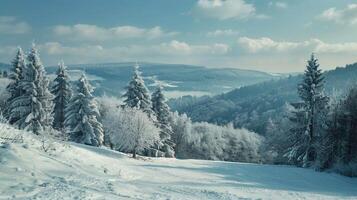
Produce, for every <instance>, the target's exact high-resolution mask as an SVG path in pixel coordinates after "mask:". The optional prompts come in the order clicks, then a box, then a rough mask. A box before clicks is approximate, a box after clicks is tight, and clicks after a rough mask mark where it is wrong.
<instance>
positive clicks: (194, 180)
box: [0, 139, 357, 200]
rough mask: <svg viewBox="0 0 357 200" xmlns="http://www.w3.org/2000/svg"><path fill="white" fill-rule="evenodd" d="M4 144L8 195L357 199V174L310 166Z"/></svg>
mask: <svg viewBox="0 0 357 200" xmlns="http://www.w3.org/2000/svg"><path fill="white" fill-rule="evenodd" d="M27 143H29V144H28V145H23V144H11V145H10V147H6V148H4V147H0V158H1V159H0V199H39V200H41V199H51V200H56V199H61V200H64V199H140V200H156V199H158V200H176V199H179V200H181V199H182V200H186V199H187V200H191V199H207V200H216V199H217V200H220V199H221V200H250V199H255V200H258V199H357V179H356V178H348V177H343V176H340V175H337V174H328V173H319V172H315V171H313V170H310V169H301V168H295V167H289V166H272V165H258V164H245V163H232V162H220V161H203V160H177V159H168V158H143V159H140V160H135V159H132V158H129V157H128V156H127V155H125V154H122V153H119V152H115V151H112V150H108V149H105V148H95V147H90V146H85V145H80V144H73V143H69V145H68V144H61V143H56V144H55V148H56V150H54V151H51V152H47V153H45V152H43V151H42V150H41V149H40V148H39V147H40V144H39V141H36V139H31V140H27Z"/></svg>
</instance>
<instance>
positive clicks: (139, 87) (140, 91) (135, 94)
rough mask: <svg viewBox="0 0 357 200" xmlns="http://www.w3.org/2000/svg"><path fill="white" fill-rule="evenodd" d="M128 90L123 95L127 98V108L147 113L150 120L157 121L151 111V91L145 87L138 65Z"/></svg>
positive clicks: (135, 67)
mask: <svg viewBox="0 0 357 200" xmlns="http://www.w3.org/2000/svg"><path fill="white" fill-rule="evenodd" d="M126 88H127V91H126V93H125V94H124V95H123V97H124V98H125V100H124V103H125V106H128V107H131V108H136V109H140V110H142V111H143V112H145V113H147V114H148V116H149V117H150V118H152V119H153V120H155V116H154V112H153V111H152V109H151V99H150V94H149V90H148V89H147V87H146V86H145V83H144V80H143V78H142V77H141V72H140V71H139V65H138V64H136V65H135V66H134V74H133V77H132V79H131V81H130V82H129V85H128V86H127V87H126Z"/></svg>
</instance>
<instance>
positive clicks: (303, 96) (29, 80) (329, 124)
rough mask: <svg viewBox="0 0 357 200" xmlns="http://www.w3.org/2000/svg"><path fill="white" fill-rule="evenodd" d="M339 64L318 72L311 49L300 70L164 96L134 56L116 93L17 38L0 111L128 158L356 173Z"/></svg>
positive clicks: (350, 107)
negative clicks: (210, 92)
mask: <svg viewBox="0 0 357 200" xmlns="http://www.w3.org/2000/svg"><path fill="white" fill-rule="evenodd" d="M350 69H353V70H354V69H355V68H354V67H353V66H347V67H346V68H345V69H343V70H347V71H348V70H350ZM338 71H342V69H337V70H335V71H331V72H325V73H324V72H322V71H321V69H320V67H319V63H318V60H317V58H316V57H315V56H314V54H312V55H311V57H310V58H309V60H308V61H307V65H306V70H305V72H304V74H302V75H297V76H290V77H288V78H285V79H281V80H273V81H270V82H269V81H268V82H266V83H261V84H256V85H253V86H247V87H243V88H240V89H237V90H233V91H232V92H228V93H225V94H222V95H219V96H217V97H201V98H192V97H185V98H179V99H176V100H172V99H171V100H170V101H169V102H168V101H167V99H166V97H165V95H164V89H165V88H164V87H162V86H160V85H159V86H157V88H156V89H155V91H153V92H152V93H151V92H150V91H149V90H148V88H147V87H146V85H145V81H144V79H143V77H142V73H141V71H140V67H139V65H135V66H133V73H132V74H133V75H132V77H131V80H130V81H129V83H128V85H127V87H126V88H125V89H126V92H125V93H124V94H123V95H122V96H121V97H108V96H106V95H103V96H94V94H93V91H94V88H93V86H92V85H91V83H90V81H89V80H88V79H87V77H86V75H85V74H82V75H81V77H80V78H79V79H78V80H76V81H71V80H70V77H69V75H68V69H67V67H66V66H65V64H64V62H63V61H62V62H60V64H59V66H58V69H57V72H56V77H55V78H54V79H53V80H50V79H49V77H48V75H47V74H46V71H45V67H44V65H43V64H42V62H41V59H40V56H39V53H38V50H37V48H36V46H35V45H33V46H32V48H31V50H30V51H29V53H28V54H25V53H24V52H23V51H22V49H21V48H18V50H17V53H16V55H15V56H14V59H13V61H12V65H11V69H10V72H9V74H8V75H7V74H6V73H5V74H6V75H5V76H4V75H3V76H2V78H1V82H2V84H1V85H2V88H1V95H0V96H1V113H2V119H3V121H4V122H5V123H8V124H10V125H12V126H13V127H15V128H18V129H24V130H27V131H30V132H32V133H33V134H36V135H44V136H45V137H53V138H56V139H58V140H68V141H73V142H77V143H82V144H86V145H91V146H96V147H99V146H107V147H108V148H111V149H113V150H116V151H121V152H125V153H130V154H132V156H133V157H134V158H136V157H137V155H140V156H149V157H176V158H181V159H189V158H191V159H207V160H224V161H235V162H250V163H267V164H288V165H295V166H298V167H304V168H313V169H316V170H318V171H334V172H337V173H341V174H343V175H346V176H356V175H357V132H356V131H357V127H356V125H357V87H356V86H354V85H353V84H352V85H351V87H350V88H351V89H349V90H347V91H346V92H341V93H342V94H340V95H333V94H334V93H333V92H331V91H333V90H332V89H331V88H336V87H339V86H338V84H339V82H338V81H337V82H336V81H334V77H336V74H337V73H340V72H338ZM342 73H345V72H344V71H342ZM347 73H348V72H347ZM3 74H4V73H3ZM352 78H353V77H352ZM326 81H328V83H329V84H328V87H326V84H325V83H326ZM282 83H284V84H282ZM285 83H286V84H285ZM333 84H335V85H334V86H336V87H334V86H333ZM279 86H280V87H279ZM267 87H271V88H274V89H273V90H268V89H266V88H267ZM290 87H292V88H295V89H288V88H290ZM252 90H253V91H254V92H253V93H252V92H251V91H252ZM256 91H258V93H262V94H259V95H256V94H257V92H256ZM187 99H188V100H189V101H187ZM187 102H188V103H187ZM209 102H210V103H209ZM207 103H208V104H209V106H208V107H207ZM169 105H170V106H171V107H172V108H170V106H169ZM252 108H254V109H252ZM202 109H203V110H202ZM175 110H177V111H175ZM228 110H229V111H232V110H233V112H230V113H227V111H228ZM185 111H186V112H187V113H186V112H185ZM207 112H208V113H207ZM209 112H212V113H209ZM237 113H239V114H237ZM223 116H225V117H224V118H223ZM207 117H208V118H207Z"/></svg>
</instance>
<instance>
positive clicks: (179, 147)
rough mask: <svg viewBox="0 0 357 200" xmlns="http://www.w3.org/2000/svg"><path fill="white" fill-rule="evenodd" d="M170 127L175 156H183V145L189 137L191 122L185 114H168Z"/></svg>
mask: <svg viewBox="0 0 357 200" xmlns="http://www.w3.org/2000/svg"><path fill="white" fill-rule="evenodd" d="M170 125H171V127H172V135H171V139H172V141H173V142H174V144H175V154H176V156H178V157H180V156H181V155H184V152H185V150H184V149H185V143H186V142H187V139H188V138H189V137H190V135H191V130H192V121H191V119H190V118H189V117H187V115H186V114H185V113H184V114H182V115H180V114H179V113H178V112H177V111H175V112H173V113H171V114H170ZM181 157H182V156H181Z"/></svg>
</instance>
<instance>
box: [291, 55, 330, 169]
mask: <svg viewBox="0 0 357 200" xmlns="http://www.w3.org/2000/svg"><path fill="white" fill-rule="evenodd" d="M323 90H324V77H323V74H322V72H321V69H319V64H318V62H317V59H316V58H315V56H314V54H312V55H311V58H310V60H308V65H307V66H306V70H305V73H304V78H303V82H302V83H301V84H300V85H299V87H298V94H299V97H300V98H301V100H302V102H301V104H300V106H299V109H300V111H299V112H297V113H296V120H297V123H298V124H299V125H298V126H300V127H299V130H297V131H296V134H297V138H296V140H297V141H296V142H295V144H294V146H293V147H292V149H293V151H294V154H295V155H297V156H295V157H296V158H297V159H298V160H297V162H298V163H300V164H301V165H302V166H304V167H308V166H311V165H312V164H313V163H314V162H315V161H316V159H317V150H318V146H319V142H320V139H321V137H322V135H323V133H324V128H325V122H324V120H325V117H326V111H327V103H328V98H327V97H326V96H325V95H324V94H323ZM301 125H302V126H301Z"/></svg>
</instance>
